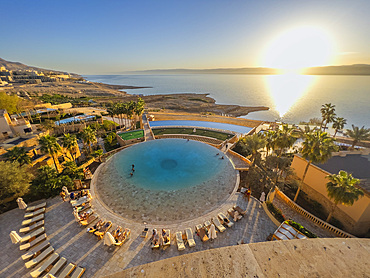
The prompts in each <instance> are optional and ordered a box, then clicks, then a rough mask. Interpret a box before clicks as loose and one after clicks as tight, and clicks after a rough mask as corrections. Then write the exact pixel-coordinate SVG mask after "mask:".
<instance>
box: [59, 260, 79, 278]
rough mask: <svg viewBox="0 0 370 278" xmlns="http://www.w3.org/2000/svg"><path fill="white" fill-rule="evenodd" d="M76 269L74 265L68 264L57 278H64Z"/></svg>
mask: <svg viewBox="0 0 370 278" xmlns="http://www.w3.org/2000/svg"><path fill="white" fill-rule="evenodd" d="M75 268H76V265H75V264H73V263H69V265H67V266H66V268H65V269H63V271H62V272H61V273H60V274H59V276H58V278H66V277H68V275H69V274H71V272H72V271H73V270H74V269H75Z"/></svg>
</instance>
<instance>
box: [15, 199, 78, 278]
mask: <svg viewBox="0 0 370 278" xmlns="http://www.w3.org/2000/svg"><path fill="white" fill-rule="evenodd" d="M45 207H46V203H45V202H44V203H41V204H39V205H36V206H31V207H28V208H27V209H26V214H25V218H26V219H25V220H24V221H23V222H22V226H24V227H22V228H21V229H20V230H19V232H20V233H23V234H25V235H24V236H23V237H21V240H20V242H21V245H20V247H19V249H20V250H25V251H27V250H28V251H27V252H26V253H25V254H23V255H22V256H21V258H22V260H24V261H25V266H26V268H34V270H33V271H31V272H30V275H31V277H41V276H42V275H43V274H45V275H44V276H43V277H58V278H59V277H62V278H67V277H69V278H79V277H81V276H82V274H83V273H84V271H85V268H82V267H77V268H76V265H75V264H73V263H70V264H69V265H68V266H67V267H66V268H64V269H63V267H64V266H65V265H66V263H67V260H66V259H65V258H63V257H62V258H60V256H59V254H58V253H56V252H54V251H55V250H54V248H53V247H52V246H51V245H50V242H49V241H48V240H47V236H46V233H45V228H44V223H45V221H44V213H45V211H46V209H45ZM73 270H74V272H73V273H72V271H73ZM58 272H60V274H59V275H58V276H56V275H57V273H58ZM71 273H72V274H71Z"/></svg>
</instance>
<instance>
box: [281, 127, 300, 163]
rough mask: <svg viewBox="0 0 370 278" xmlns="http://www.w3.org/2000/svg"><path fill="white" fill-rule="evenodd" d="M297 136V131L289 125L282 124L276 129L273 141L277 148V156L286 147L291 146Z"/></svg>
mask: <svg viewBox="0 0 370 278" xmlns="http://www.w3.org/2000/svg"><path fill="white" fill-rule="evenodd" d="M298 137H299V136H298V132H296V128H295V127H289V126H288V125H287V124H284V125H282V128H281V129H279V130H278V131H277V134H276V141H275V146H276V147H277V148H279V153H278V157H280V156H281V155H282V153H283V152H284V151H285V150H286V149H289V148H291V147H292V146H293V145H294V143H295V141H297V138H298Z"/></svg>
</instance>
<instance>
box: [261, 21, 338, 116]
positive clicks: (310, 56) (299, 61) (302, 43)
mask: <svg viewBox="0 0 370 278" xmlns="http://www.w3.org/2000/svg"><path fill="white" fill-rule="evenodd" d="M333 47H334V44H333V40H332V39H331V37H330V35H329V34H328V33H327V32H326V31H325V30H324V29H322V28H319V27H313V26H302V27H296V28H293V29H290V30H287V31H285V32H283V33H280V34H279V35H278V36H276V37H275V38H274V39H272V41H271V42H270V43H269V44H268V45H267V47H266V49H265V51H264V52H263V56H262V57H263V58H262V65H263V66H266V67H271V68H277V69H280V70H281V72H282V74H281V75H276V76H267V77H266V79H265V80H266V86H267V88H268V90H269V92H270V94H271V98H272V100H273V101H274V103H275V107H274V108H275V110H276V111H277V112H278V113H279V115H280V117H283V116H284V114H286V113H287V112H288V111H289V109H290V108H291V107H292V106H293V105H294V104H295V103H296V102H297V101H298V100H299V99H300V98H302V96H303V95H304V94H305V93H306V92H307V90H308V88H309V86H310V85H312V83H313V80H314V77H313V76H308V75H300V73H301V72H302V70H303V69H304V68H307V67H314V66H324V65H328V64H329V63H330V62H331V58H332V55H333V53H334V50H333Z"/></svg>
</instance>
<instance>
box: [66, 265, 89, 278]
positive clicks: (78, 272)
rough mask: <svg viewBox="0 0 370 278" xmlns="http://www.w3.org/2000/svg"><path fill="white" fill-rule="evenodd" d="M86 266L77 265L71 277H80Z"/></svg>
mask: <svg viewBox="0 0 370 278" xmlns="http://www.w3.org/2000/svg"><path fill="white" fill-rule="evenodd" d="M85 270H86V268H84V267H80V266H79V267H77V268H76V270H75V271H74V272H73V274H72V275H70V276H71V278H80V277H81V276H82V274H84V272H85Z"/></svg>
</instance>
